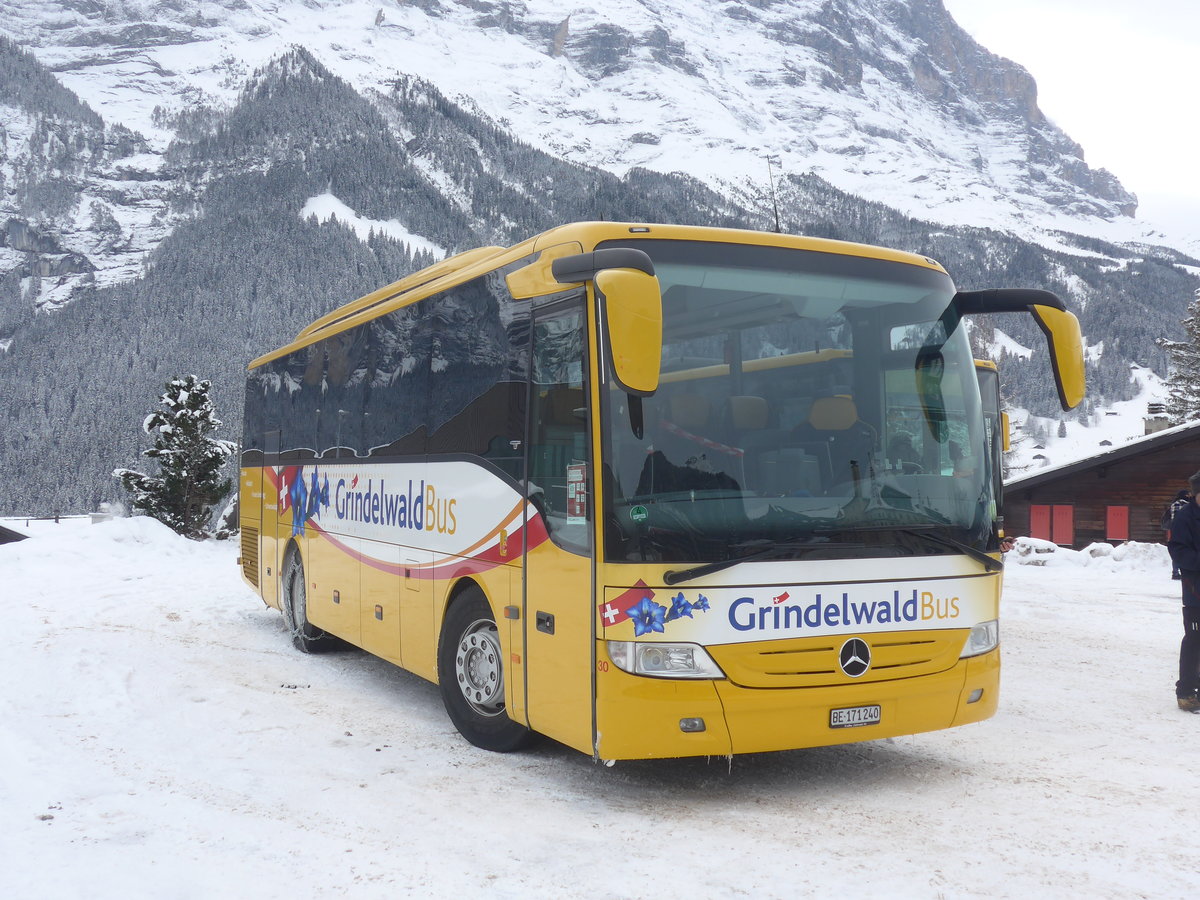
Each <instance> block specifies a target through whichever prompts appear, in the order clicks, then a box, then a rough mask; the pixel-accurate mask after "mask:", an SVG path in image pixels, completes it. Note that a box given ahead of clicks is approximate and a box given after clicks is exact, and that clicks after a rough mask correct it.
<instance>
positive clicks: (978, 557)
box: [896, 528, 1004, 572]
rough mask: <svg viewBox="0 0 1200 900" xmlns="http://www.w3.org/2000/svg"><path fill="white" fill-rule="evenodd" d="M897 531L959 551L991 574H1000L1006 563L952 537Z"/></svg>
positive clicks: (922, 532) (906, 530) (915, 529)
mask: <svg viewBox="0 0 1200 900" xmlns="http://www.w3.org/2000/svg"><path fill="white" fill-rule="evenodd" d="M896 531H898V532H900V533H901V534H907V535H911V536H912V537H917V538H921V539H922V540H924V541H927V542H929V543H931V544H937V545H938V546H939V547H949V548H950V549H951V550H957V551H958V552H959V553H965V554H966V555H967V556H969V557H971V559H973V560H975V561H976V562H977V563H981V564H982V565H983V567H984V568H985V569H987V571H989V572H998V571H1000V570H1001V569H1003V568H1004V563H1002V562H1000V560H998V559H996V558H994V557H992V556H988V555H987V554H986V553H984V552H983V551H982V550H980V549H978V548H976V547H972V546H971V545H970V544H964V543H963V542H962V541H958V540H955V539H954V538H952V537H946V536H945V535H941V534H933V533H931V532H928V531H921V530H920V529H918V528H897V529H896Z"/></svg>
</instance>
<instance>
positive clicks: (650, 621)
mask: <svg viewBox="0 0 1200 900" xmlns="http://www.w3.org/2000/svg"><path fill="white" fill-rule="evenodd" d="M666 614H667V608H666V607H665V606H662V605H660V604H658V603H655V602H654V601H653V600H651V599H650V598H649V597H643V598H642V602H641V603H639V604H638V605H637V606H631V607H630V608H629V609H627V610H625V615H627V616H629V618H630V619H632V620H633V636H634V637H641V636H642V635H643V634H650V633H651V632H655V631H657V632H661V631H662V630H663V621H664V616H666Z"/></svg>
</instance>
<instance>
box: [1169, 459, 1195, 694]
mask: <svg viewBox="0 0 1200 900" xmlns="http://www.w3.org/2000/svg"><path fill="white" fill-rule="evenodd" d="M1188 485H1189V486H1190V487H1191V489H1192V497H1193V500H1192V502H1191V503H1189V504H1188V505H1187V506H1185V507H1184V508H1183V509H1181V510H1180V511H1179V512H1177V513H1176V514H1175V518H1174V519H1172V520H1171V539H1170V540H1169V541H1168V542H1167V549H1168V550H1169V551H1170V553H1171V562H1172V563H1173V564H1174V565H1175V567H1176V568H1178V569H1179V576H1180V579H1179V580H1180V584H1181V585H1183V641H1182V642H1181V643H1180V645H1179V681H1177V682H1175V696H1176V697H1177V698H1178V700H1179V708H1180V709H1185V710H1187V711H1188V712H1200V472H1197V473H1196V474H1195V475H1193V476H1192V477H1191V478H1189V479H1188Z"/></svg>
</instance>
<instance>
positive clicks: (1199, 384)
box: [1155, 290, 1200, 425]
mask: <svg viewBox="0 0 1200 900" xmlns="http://www.w3.org/2000/svg"><path fill="white" fill-rule="evenodd" d="M1187 311H1188V314H1187V317H1186V318H1185V319H1184V320H1183V328H1184V331H1186V332H1187V340H1185V341H1169V340H1167V339H1166V338H1159V339H1158V340H1157V341H1155V343H1156V344H1158V346H1160V347H1162V348H1163V349H1164V350H1166V351H1167V353H1168V354H1169V355H1170V357H1171V374H1170V375H1169V376H1168V377H1167V391H1168V396H1167V418H1168V419H1169V420H1170V422H1171V424H1172V425H1182V424H1183V423H1184V422H1191V421H1194V420H1196V419H1200V290H1198V291H1196V299H1195V300H1193V301H1192V302H1191V303H1189V304H1188V307H1187Z"/></svg>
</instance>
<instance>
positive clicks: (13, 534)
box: [0, 525, 29, 544]
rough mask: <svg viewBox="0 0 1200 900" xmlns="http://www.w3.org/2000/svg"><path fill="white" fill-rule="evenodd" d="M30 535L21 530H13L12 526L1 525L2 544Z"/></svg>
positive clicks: (0, 541) (23, 538)
mask: <svg viewBox="0 0 1200 900" xmlns="http://www.w3.org/2000/svg"><path fill="white" fill-rule="evenodd" d="M27 537H29V535H27V534H21V532H19V531H13V530H12V529H11V528H5V527H4V526H3V525H0V544H10V543H12V542H14V541H23V540H25V538H27Z"/></svg>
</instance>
